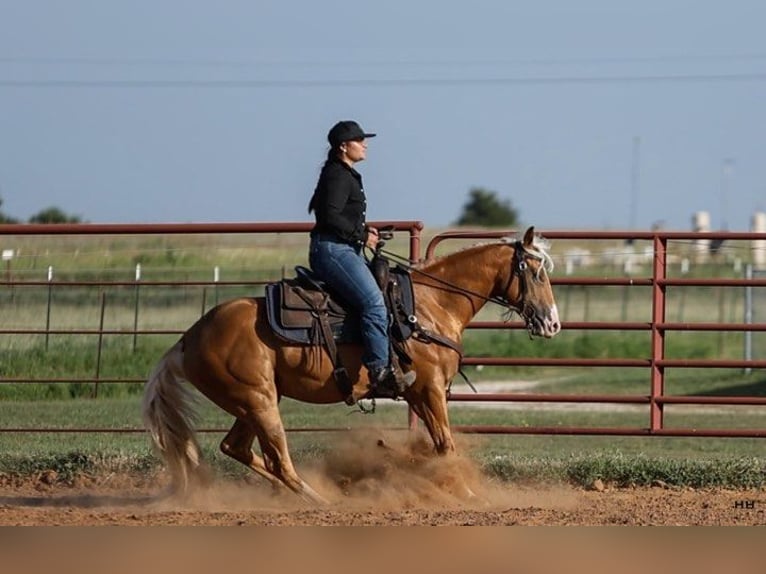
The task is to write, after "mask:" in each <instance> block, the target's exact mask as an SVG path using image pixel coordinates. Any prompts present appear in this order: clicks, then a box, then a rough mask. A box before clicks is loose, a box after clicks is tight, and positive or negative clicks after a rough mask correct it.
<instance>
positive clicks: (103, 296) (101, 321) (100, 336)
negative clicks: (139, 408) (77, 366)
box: [93, 291, 106, 399]
mask: <svg viewBox="0 0 766 574" xmlns="http://www.w3.org/2000/svg"><path fill="white" fill-rule="evenodd" d="M105 313H106V291H101V318H100V319H99V322H98V351H97V352H96V381H95V383H94V386H93V398H94V399H95V398H97V397H98V382H99V379H100V378H101V348H102V346H103V343H104V315H105Z"/></svg>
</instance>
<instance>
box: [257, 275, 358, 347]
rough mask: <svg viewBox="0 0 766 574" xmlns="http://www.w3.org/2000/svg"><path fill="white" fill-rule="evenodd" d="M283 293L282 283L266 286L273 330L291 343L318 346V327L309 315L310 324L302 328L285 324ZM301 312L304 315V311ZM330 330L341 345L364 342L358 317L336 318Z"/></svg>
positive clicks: (304, 324)
mask: <svg viewBox="0 0 766 574" xmlns="http://www.w3.org/2000/svg"><path fill="white" fill-rule="evenodd" d="M282 291H283V287H282V282H279V283H270V284H268V285H266V296H265V302H266V317H267V318H268V321H269V326H270V327H271V330H272V331H274V333H275V334H276V335H277V336H278V337H280V338H281V339H284V340H285V341H287V342H289V343H296V344H298V345H316V344H317V343H318V341H319V338H318V333H317V332H316V328H317V327H315V324H314V322H313V317H311V316H310V315H309V314H308V313H306V316H307V317H309V318H310V319H312V320H311V321H310V322H309V321H308V320H306V322H305V323H303V324H301V325H300V326H294V325H291V324H290V322H288V323H287V324H285V323H284V319H283V313H284V312H285V311H284V310H283V308H282V307H283V305H282ZM299 312H300V313H303V311H299ZM293 322H295V321H293ZM330 328H331V330H332V332H333V338H334V339H335V340H336V341H337V342H339V343H353V342H360V341H361V340H362V335H361V330H360V327H359V320H358V319H357V318H356V317H353V316H351V317H349V316H348V315H345V314H344V315H343V316H340V317H334V318H333V320H331V321H330Z"/></svg>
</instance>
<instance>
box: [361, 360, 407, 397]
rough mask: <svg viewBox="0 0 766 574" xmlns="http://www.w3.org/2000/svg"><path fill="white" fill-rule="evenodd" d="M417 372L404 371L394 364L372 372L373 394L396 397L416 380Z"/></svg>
mask: <svg viewBox="0 0 766 574" xmlns="http://www.w3.org/2000/svg"><path fill="white" fill-rule="evenodd" d="M415 378H416V375H415V372H414V371H409V372H407V373H404V372H402V371H401V370H400V369H397V368H394V367H393V366H390V365H389V366H387V367H382V368H380V369H375V370H374V371H372V372H370V391H371V393H372V395H373V396H377V397H386V398H391V399H395V398H396V397H399V396H401V395H402V393H404V391H405V390H406V389H407V387H409V386H410V385H412V383H414V382H415Z"/></svg>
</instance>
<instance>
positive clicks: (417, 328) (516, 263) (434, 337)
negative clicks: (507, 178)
mask: <svg viewBox="0 0 766 574" xmlns="http://www.w3.org/2000/svg"><path fill="white" fill-rule="evenodd" d="M509 245H512V246H513V259H512V260H511V272H510V273H508V280H507V281H506V283H505V286H504V287H503V290H502V291H503V293H507V292H508V289H509V288H510V287H511V282H512V281H513V277H514V275H516V276H518V277H519V279H520V280H521V282H522V289H523V288H524V287H525V286H526V283H525V282H524V271H526V269H527V262H526V259H527V258H531V259H536V260H538V261H542V260H543V257H542V256H540V255H537V254H536V253H532V252H530V251H529V250H527V249H526V248H525V247H524V244H523V243H522V242H521V241H515V242H514V243H512V244H509ZM381 252H382V253H384V254H385V255H387V256H389V257H392V258H394V259H398V260H399V261H400V262H402V266H403V267H405V268H406V269H408V270H409V271H410V272H415V273H419V274H421V275H423V276H425V277H428V278H429V279H431V280H432V281H435V282H437V283H441V284H442V285H445V286H447V287H449V288H450V290H452V291H455V292H458V293H462V294H464V295H468V296H470V297H478V298H479V299H483V300H484V301H488V302H492V303H497V304H498V305H500V306H502V307H506V308H507V309H509V310H510V311H513V312H515V313H518V314H519V315H520V316H521V317H522V318H525V317H524V315H523V307H522V308H519V307H517V306H515V305H512V304H511V302H510V301H508V299H506V298H503V297H501V296H494V297H487V296H486V295H482V294H481V293H476V292H475V291H471V290H470V289H465V288H464V287H460V286H458V285H454V284H453V283H450V282H449V281H445V280H444V279H441V278H439V277H435V276H433V275H431V274H430V273H426V272H425V271H422V270H421V269H418V268H416V267H414V266H413V265H412V264H411V263H410V262H409V261H408V260H407V259H405V258H404V257H401V256H400V255H397V254H396V253H392V252H389V251H387V250H383V249H382V250H381ZM523 299H524V297H523V296H522V301H523ZM407 320H408V322H409V323H410V324H411V326H412V328H413V330H414V334H415V338H416V339H418V340H420V341H425V342H434V343H438V344H440V345H442V346H444V347H448V348H450V349H452V350H454V351H455V352H456V353H457V354H458V355H459V356H460V359H461V361H462V359H463V346H462V345H461V344H460V343H458V342H457V341H453V340H452V339H450V338H448V337H445V336H443V335H440V334H438V333H434V332H433V331H431V330H430V329H425V328H423V327H422V326H421V325H420V324H419V323H418V319H417V317H416V316H414V315H411V316H410V317H408V318H407ZM464 376H465V375H464Z"/></svg>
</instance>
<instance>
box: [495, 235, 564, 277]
mask: <svg viewBox="0 0 766 574" xmlns="http://www.w3.org/2000/svg"><path fill="white" fill-rule="evenodd" d="M523 239H524V235H523V234H518V235H515V236H511V237H503V239H502V240H501V241H503V242H504V243H516V242H517V241H523ZM550 248H551V243H550V241H548V240H547V239H546V238H545V237H543V236H542V235H535V236H534V238H533V239H532V249H529V250H528V251H529V253H530V255H532V256H533V257H539V258H540V260H541V261H542V262H543V267H545V270H546V271H547V272H548V273H551V272H552V271H553V258H552V257H551V256H550V254H549V253H548V251H549V250H550Z"/></svg>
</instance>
